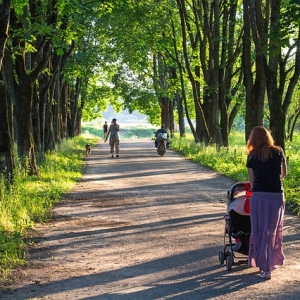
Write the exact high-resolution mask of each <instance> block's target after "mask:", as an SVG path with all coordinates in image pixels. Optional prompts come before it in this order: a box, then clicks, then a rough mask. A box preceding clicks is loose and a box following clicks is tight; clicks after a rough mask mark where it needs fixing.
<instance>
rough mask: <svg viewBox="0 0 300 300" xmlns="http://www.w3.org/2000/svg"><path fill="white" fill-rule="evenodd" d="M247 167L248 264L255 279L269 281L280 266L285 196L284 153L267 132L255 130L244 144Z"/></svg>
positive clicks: (259, 129) (281, 260)
mask: <svg viewBox="0 0 300 300" xmlns="http://www.w3.org/2000/svg"><path fill="white" fill-rule="evenodd" d="M247 154H248V156H247V168H248V176H249V182H250V186H251V188H252V196H251V199H250V219H251V236H250V243H249V257H248V264H249V266H251V267H258V268H259V270H260V274H259V277H260V278H263V279H271V275H272V271H273V270H274V269H276V268H277V267H278V266H281V265H283V264H284V260H285V258H284V254H283V250H282V230H283V219H284V210H285V196H284V189H283V183H282V179H283V178H284V177H285V176H286V175H287V166H286V159H285V155H284V151H283V149H282V148H280V147H278V146H276V145H275V144H274V140H273V137H272V135H271V134H270V132H269V131H268V130H267V129H266V128H265V127H263V126H257V127H255V128H254V129H253V130H252V132H251V133H250V136H249V139H248V141H247Z"/></svg>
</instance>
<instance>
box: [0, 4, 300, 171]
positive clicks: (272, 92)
mask: <svg viewBox="0 0 300 300" xmlns="http://www.w3.org/2000/svg"><path fill="white" fill-rule="evenodd" d="M299 11H300V4H299V1H296V0H277V1H267V2H266V3H263V2H262V1H252V0H231V1H228V0H225V1H224V0H223V1H220V0H192V1H187V0H171V1H170V0H162V1H157V0H145V1H136V0H126V1H120V0H113V1H97V0H70V1H64V0H51V1H48V0H47V1H46V0H38V1H36V0H22V1H16V0H15V1H10V0H2V1H0V12H1V22H0V69H1V78H0V80H1V84H0V102H1V106H0V111H1V112H0V116H1V119H2V120H4V121H3V122H1V125H0V126H1V127H0V137H1V141H3V142H2V144H1V147H0V155H2V156H3V157H5V160H4V161H5V162H4V163H3V164H2V165H1V169H2V170H6V171H5V172H6V173H7V174H11V170H12V169H13V159H12V157H13V150H12V149H13V143H14V141H16V142H17V148H18V154H19V156H20V157H25V158H26V160H25V161H26V164H28V167H29V168H28V169H29V171H30V172H31V173H32V174H38V170H37V167H36V163H35V154H36V153H37V152H39V153H43V152H45V151H49V150H53V149H55V145H56V144H57V143H59V142H60V141H61V140H62V139H64V138H69V137H74V136H75V135H78V134H80V131H81V121H82V120H92V119H94V118H97V117H99V116H100V115H101V112H102V111H104V110H105V109H106V107H107V105H109V104H110V105H112V106H113V107H114V108H115V109H116V110H117V111H118V110H121V109H123V108H127V109H128V110H129V111H130V112H132V111H134V110H138V111H139V112H141V113H143V114H145V115H147V117H148V120H149V122H150V123H152V124H156V125H158V124H160V123H164V124H166V127H167V128H168V129H169V130H170V131H171V133H172V132H173V130H174V127H175V124H178V125H179V129H180V134H181V135H184V134H185V125H186V124H185V123H186V122H187V124H188V125H189V127H190V128H191V131H192V133H193V135H194V139H195V142H203V143H205V144H206V145H208V144H216V145H217V146H218V147H221V146H228V135H229V133H230V131H231V129H232V126H233V124H234V121H235V119H236V117H237V116H239V117H243V118H244V120H245V139H247V137H248V135H249V133H250V131H251V129H252V128H253V127H254V126H256V125H266V126H267V127H269V128H270V129H271V131H272V133H273V135H274V138H275V140H276V142H277V144H279V145H280V146H282V147H284V142H285V138H286V136H289V137H292V131H293V130H294V129H295V126H296V124H297V119H298V116H299V113H295V111H296V112H297V111H299V105H298V103H299V101H298V99H297V97H298V96H297V95H298V94H299V92H298V90H299V75H300V73H299V70H300V48H299V43H300V30H299V26H300V13H299ZM13 124H14V126H13Z"/></svg>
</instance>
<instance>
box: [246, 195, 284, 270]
mask: <svg viewBox="0 0 300 300" xmlns="http://www.w3.org/2000/svg"><path fill="white" fill-rule="evenodd" d="M284 210H285V199H284V194H283V193H265V192H253V193H252V196H251V198H250V219H251V236H250V242H249V256H248V265H249V266H250V267H258V268H260V269H261V270H263V271H267V272H269V271H273V270H274V269H276V268H277V267H278V266H282V265H283V264H284V260H285V258H284V254H283V250H282V230H283V218H284Z"/></svg>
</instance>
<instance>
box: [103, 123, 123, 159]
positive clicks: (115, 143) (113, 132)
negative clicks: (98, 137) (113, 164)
mask: <svg viewBox="0 0 300 300" xmlns="http://www.w3.org/2000/svg"><path fill="white" fill-rule="evenodd" d="M119 131H120V126H119V124H117V119H112V123H111V125H110V126H109V130H108V132H107V135H106V137H105V140H104V142H106V141H107V139H108V136H109V135H110V138H109V144H110V153H111V157H114V154H116V157H119V142H120V141H119Z"/></svg>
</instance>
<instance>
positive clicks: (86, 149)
mask: <svg viewBox="0 0 300 300" xmlns="http://www.w3.org/2000/svg"><path fill="white" fill-rule="evenodd" d="M85 152H86V156H90V155H91V154H92V147H91V145H90V144H86V145H85Z"/></svg>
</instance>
